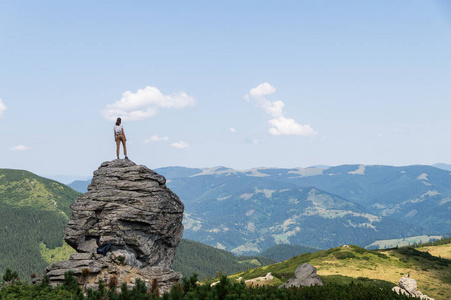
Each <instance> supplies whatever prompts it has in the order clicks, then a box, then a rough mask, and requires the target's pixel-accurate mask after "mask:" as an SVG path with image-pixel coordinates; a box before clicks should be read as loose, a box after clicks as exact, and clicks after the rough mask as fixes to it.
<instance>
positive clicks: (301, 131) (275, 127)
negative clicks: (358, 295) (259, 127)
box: [269, 117, 316, 136]
mask: <svg viewBox="0 0 451 300" xmlns="http://www.w3.org/2000/svg"><path fill="white" fill-rule="evenodd" d="M269 125H270V126H271V128H270V129H269V133H270V134H272V135H303V136H308V135H314V134H316V132H315V131H314V130H313V128H312V127H311V126H310V125H301V124H298V123H296V121H295V120H293V119H291V118H284V117H280V118H277V119H272V120H269Z"/></svg>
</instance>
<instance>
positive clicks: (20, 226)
mask: <svg viewBox="0 0 451 300" xmlns="http://www.w3.org/2000/svg"><path fill="white" fill-rule="evenodd" d="M79 195H80V194H79V193H78V192H76V191H74V190H72V189H71V188H69V187H67V186H65V185H63V184H60V183H58V182H56V181H53V180H49V179H46V178H43V177H40V176H37V175H35V174H33V173H30V172H28V171H22V170H11V169H0V253H1V256H0V273H2V272H4V271H5V270H6V268H11V269H13V270H16V271H17V272H18V273H19V276H20V277H21V279H23V280H26V279H29V275H30V274H32V273H37V274H40V273H41V272H42V270H43V268H44V267H46V266H47V262H46V261H45V260H44V259H43V258H42V256H41V253H40V244H44V245H45V246H46V248H48V249H53V248H56V247H60V246H62V245H63V236H64V234H63V232H64V228H65V226H66V224H67V221H68V220H69V216H70V214H71V209H70V205H71V204H72V203H73V202H74V201H75V199H76V198H77V197H78V196H79Z"/></svg>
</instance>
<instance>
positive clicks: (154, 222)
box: [44, 160, 184, 291]
mask: <svg viewBox="0 0 451 300" xmlns="http://www.w3.org/2000/svg"><path fill="white" fill-rule="evenodd" d="M165 182H166V180H165V178H164V177H163V176H161V175H159V174H157V173H155V172H154V171H152V170H150V169H148V168H147V167H145V166H140V165H136V164H135V163H133V162H132V161H130V160H113V161H109V162H104V163H103V164H102V165H101V166H100V167H99V169H98V170H97V171H95V172H94V177H93V180H92V183H91V185H90V186H89V188H88V192H87V193H85V194H83V195H82V196H80V197H79V198H78V199H77V200H76V201H75V203H74V204H72V206H71V208H72V219H71V220H70V221H69V223H68V226H67V228H66V231H65V240H66V242H67V243H68V244H69V245H71V246H72V247H73V248H74V249H75V250H77V252H79V253H78V254H75V255H72V256H71V258H70V259H69V260H68V261H64V262H58V263H55V264H53V265H51V266H49V267H47V269H46V272H45V274H44V275H48V276H49V277H50V281H51V283H53V284H57V283H59V282H61V281H62V280H63V279H64V272H65V271H67V270H73V271H74V272H75V274H76V275H80V274H82V269H89V272H88V273H89V278H88V279H84V283H85V284H86V283H88V284H95V283H96V282H97V281H98V279H99V278H102V279H103V280H106V281H108V280H109V278H110V277H112V276H115V277H116V278H117V279H118V280H119V284H121V282H122V281H127V280H131V279H133V280H134V278H131V276H132V275H133V276H134V277H136V278H140V279H141V280H143V281H145V282H147V283H149V286H150V282H151V280H153V279H157V280H158V283H159V288H160V290H162V291H165V290H169V289H170V287H171V286H172V284H173V283H175V282H177V281H178V280H179V279H180V277H181V275H180V274H179V273H176V272H174V271H172V270H170V268H171V265H172V261H173V259H174V256H175V251H176V248H177V245H178V243H179V241H180V240H181V238H182V234H183V225H182V218H183V210H184V206H183V203H182V202H181V201H180V199H179V198H178V197H177V195H175V194H174V193H173V192H172V191H171V190H170V189H168V188H167V187H166V185H165ZM105 242H108V243H111V245H112V246H111V251H110V252H108V253H107V254H106V255H105V256H103V255H99V254H96V251H97V248H98V247H99V246H100V245H102V244H103V243H105ZM84 273H85V274H86V273H87V271H86V270H85V271H84Z"/></svg>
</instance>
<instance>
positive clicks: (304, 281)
mask: <svg viewBox="0 0 451 300" xmlns="http://www.w3.org/2000/svg"><path fill="white" fill-rule="evenodd" d="M316 271H317V270H316V268H315V267H314V266H312V265H310V264H308V263H303V264H302V265H300V266H299V267H297V269H296V271H295V273H294V277H293V278H291V279H289V280H288V281H287V282H285V283H284V284H282V285H280V286H279V288H282V287H285V288H288V287H291V286H295V287H299V286H312V285H323V284H324V283H323V281H322V280H321V278H320V277H319V276H318V275H317V274H316Z"/></svg>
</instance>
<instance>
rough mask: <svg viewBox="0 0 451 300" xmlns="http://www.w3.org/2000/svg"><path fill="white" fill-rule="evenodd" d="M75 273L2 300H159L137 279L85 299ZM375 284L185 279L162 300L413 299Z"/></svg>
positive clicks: (1, 295)
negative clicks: (306, 284)
mask: <svg viewBox="0 0 451 300" xmlns="http://www.w3.org/2000/svg"><path fill="white" fill-rule="evenodd" d="M73 275H74V274H73V272H66V274H64V277H65V279H64V283H63V285H61V286H58V287H56V288H52V287H51V286H50V285H49V284H48V280H44V281H43V283H42V284H37V285H30V284H29V283H27V282H21V281H17V282H15V283H14V284H11V285H9V286H6V287H5V288H2V289H0V300H6V299H26V300H28V299H29V300H31V299H38V300H41V299H61V300H66V299H67V300H69V299H71V300H72V299H78V300H82V299H88V300H100V299H103V300H127V299H130V300H131V299H133V300H144V299H146V300H157V299H160V298H159V297H158V296H157V295H156V294H154V293H151V292H150V291H148V289H147V287H146V285H145V284H144V282H142V281H141V280H139V279H136V284H135V286H134V287H133V289H132V290H128V289H127V284H126V283H123V284H122V286H121V290H120V292H119V293H118V292H116V290H115V289H114V288H110V289H109V290H107V289H106V287H105V284H104V283H103V282H102V281H101V280H100V281H99V287H98V290H97V291H93V290H91V289H89V290H88V291H87V293H86V296H83V294H82V293H81V290H80V288H79V287H78V285H77V284H76V280H75V278H74V276H73ZM368 281H372V280H370V279H367V278H360V279H358V280H356V281H352V282H350V283H343V284H337V283H328V281H327V280H326V284H325V285H324V286H313V287H301V288H289V289H285V288H282V289H279V288H277V287H276V286H264V287H256V288H249V287H246V284H245V283H244V281H241V282H232V281H230V279H229V278H227V277H226V276H222V277H221V279H220V281H219V283H218V284H216V285H215V286H210V285H199V284H198V278H197V275H193V276H192V277H190V278H186V279H183V281H182V283H181V284H176V285H174V286H173V287H172V289H171V291H170V292H169V293H165V294H164V295H163V297H162V299H166V300H172V299H174V300H175V299H205V300H208V299H218V300H225V299H362V300H363V299H374V300H378V299H380V300H382V299H409V298H408V297H407V296H403V295H398V294H396V293H394V292H392V291H391V288H390V287H389V286H387V285H383V284H382V285H364V284H362V283H364V282H368ZM343 282H345V281H343Z"/></svg>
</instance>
